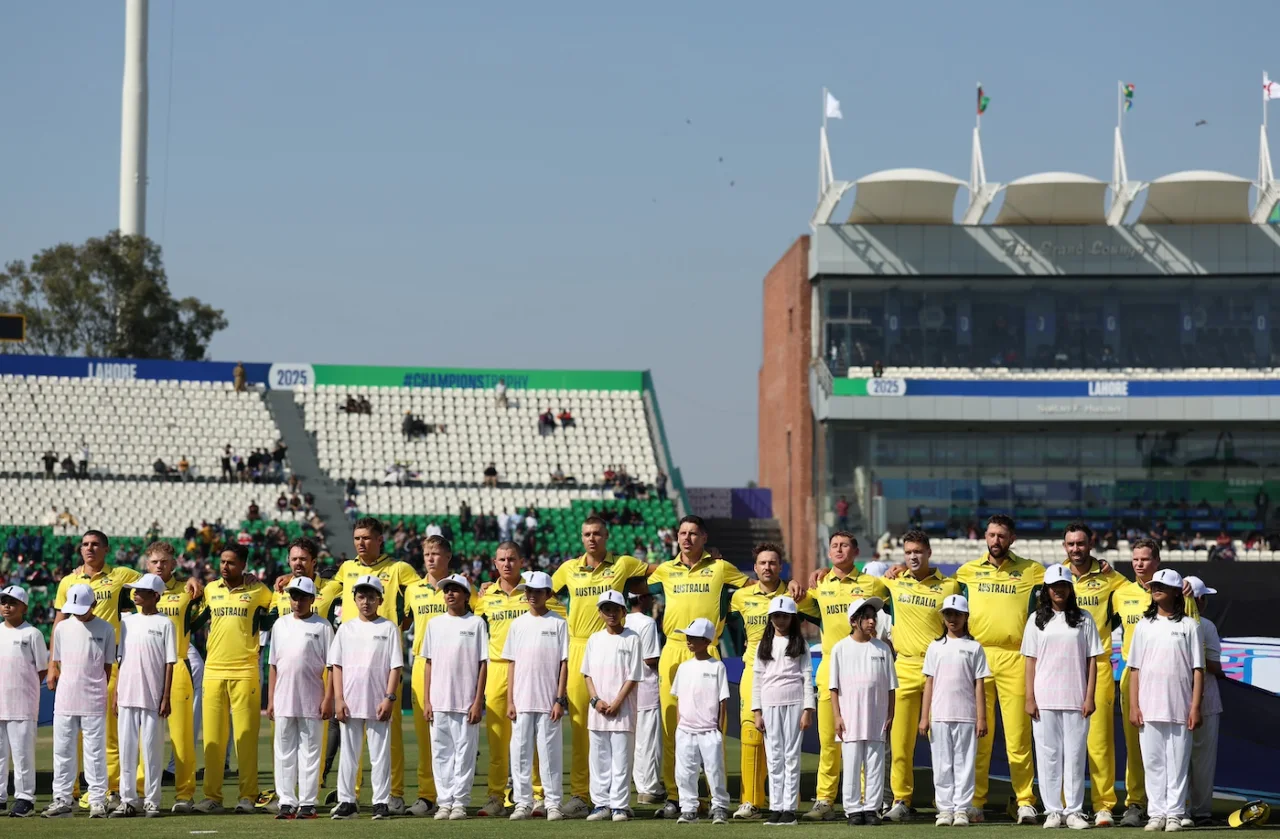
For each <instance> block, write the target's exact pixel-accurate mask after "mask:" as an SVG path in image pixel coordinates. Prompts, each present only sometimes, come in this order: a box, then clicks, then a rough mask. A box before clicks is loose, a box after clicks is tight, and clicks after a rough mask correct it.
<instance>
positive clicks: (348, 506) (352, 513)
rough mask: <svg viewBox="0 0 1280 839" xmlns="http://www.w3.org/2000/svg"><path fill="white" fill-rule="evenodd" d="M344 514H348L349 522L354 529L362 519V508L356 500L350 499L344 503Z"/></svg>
mask: <svg viewBox="0 0 1280 839" xmlns="http://www.w3.org/2000/svg"><path fill="white" fill-rule="evenodd" d="M342 512H343V513H345V514H346V516H347V521H349V522H351V525H352V526H353V527H354V526H355V523H356V519H358V518H360V507H359V506H358V505H357V504H356V500H355V499H354V498H348V499H347V500H346V501H344V502H343V503H342Z"/></svg>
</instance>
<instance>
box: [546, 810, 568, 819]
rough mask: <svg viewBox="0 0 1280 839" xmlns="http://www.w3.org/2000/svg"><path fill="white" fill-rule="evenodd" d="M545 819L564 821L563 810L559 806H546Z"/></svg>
mask: <svg viewBox="0 0 1280 839" xmlns="http://www.w3.org/2000/svg"><path fill="white" fill-rule="evenodd" d="M547 821H549V822H558V821H564V811H563V810H561V809H560V808H559V807H548V808H547Z"/></svg>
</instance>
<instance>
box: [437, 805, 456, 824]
mask: <svg viewBox="0 0 1280 839" xmlns="http://www.w3.org/2000/svg"><path fill="white" fill-rule="evenodd" d="M452 815H453V808H452V807H445V806H441V807H439V808H438V809H437V810H436V815H435V819H436V821H438V822H442V821H444V820H445V819H447V818H449V817H450V816H452Z"/></svg>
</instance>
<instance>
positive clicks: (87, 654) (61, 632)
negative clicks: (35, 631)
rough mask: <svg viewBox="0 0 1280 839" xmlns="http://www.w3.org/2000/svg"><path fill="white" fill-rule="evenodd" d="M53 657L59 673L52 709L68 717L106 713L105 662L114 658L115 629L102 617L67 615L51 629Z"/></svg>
mask: <svg viewBox="0 0 1280 839" xmlns="http://www.w3.org/2000/svg"><path fill="white" fill-rule="evenodd" d="M53 660H54V661H56V662H58V663H59V666H60V668H61V675H60V676H59V677H58V690H57V691H56V692H55V694H54V697H53V712H54V713H55V714H66V715H67V716H71V717H101V716H106V713H107V671H106V667H107V665H108V664H114V663H115V660H116V630H115V627H113V626H112V625H111V624H109V623H107V622H106V621H104V620H103V619H102V618H93V619H91V620H89V621H88V622H86V621H82V620H80V619H79V618H75V617H68V618H66V619H64V620H63V621H62V623H60V624H58V625H57V626H56V627H54V629H53Z"/></svg>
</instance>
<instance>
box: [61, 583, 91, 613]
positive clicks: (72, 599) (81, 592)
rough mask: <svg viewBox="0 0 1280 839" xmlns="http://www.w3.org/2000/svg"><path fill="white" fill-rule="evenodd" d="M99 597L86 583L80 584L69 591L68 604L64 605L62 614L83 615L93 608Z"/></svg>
mask: <svg viewBox="0 0 1280 839" xmlns="http://www.w3.org/2000/svg"><path fill="white" fill-rule="evenodd" d="M95 602H97V595H95V594H94V593H93V589H92V588H90V587H89V586H87V585H85V584H84V583H78V584H76V585H74V586H72V587H71V588H69V589H67V602H66V603H64V604H62V614H64V615H83V614H85V613H86V612H88V611H89V610H90V609H92V608H93V604H94V603H95Z"/></svg>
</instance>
